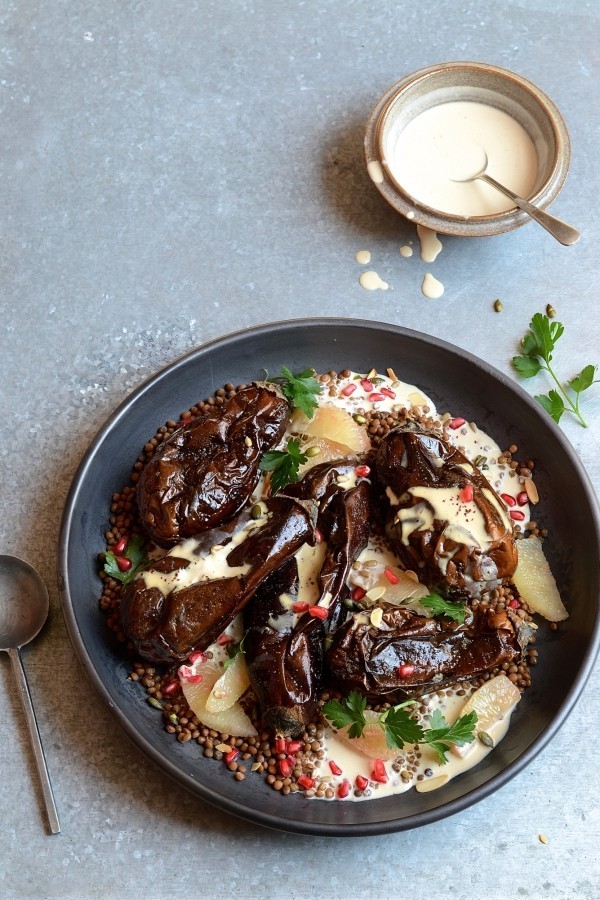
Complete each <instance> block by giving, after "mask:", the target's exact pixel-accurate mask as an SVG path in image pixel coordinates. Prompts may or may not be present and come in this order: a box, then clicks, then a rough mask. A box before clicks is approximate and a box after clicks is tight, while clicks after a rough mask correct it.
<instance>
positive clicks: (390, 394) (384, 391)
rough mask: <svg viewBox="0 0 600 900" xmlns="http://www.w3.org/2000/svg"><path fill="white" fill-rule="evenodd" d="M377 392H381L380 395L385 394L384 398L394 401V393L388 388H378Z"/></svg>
mask: <svg viewBox="0 0 600 900" xmlns="http://www.w3.org/2000/svg"><path fill="white" fill-rule="evenodd" d="M379 390H380V391H381V393H382V394H385V396H386V397H389V398H390V400H395V399H396V395H395V393H394V392H393V391H391V390H390V389H389V388H386V387H383V388H379Z"/></svg>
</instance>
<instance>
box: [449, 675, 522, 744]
mask: <svg viewBox="0 0 600 900" xmlns="http://www.w3.org/2000/svg"><path fill="white" fill-rule="evenodd" d="M520 699H521V692H520V691H519V688H518V687H517V686H516V685H515V684H513V683H512V681H511V680H510V678H507V677H506V675H496V676H495V677H494V678H490V680H489V681H486V682H485V683H484V684H483V685H482V686H481V687H480V688H478V689H477V690H476V691H475V693H474V694H471V696H470V697H469V699H468V700H467V702H466V703H465V705H464V706H463V707H462V709H461V710H460V713H459V715H460V716H467V715H468V714H469V713H471V712H476V713H477V723H476V725H475V734H476V735H477V733H478V732H480V731H484V732H489V731H490V729H492V728H493V727H494V725H497V724H498V723H499V722H502V720H503V719H505V718H506V716H508V715H510V713H511V712H512V711H513V709H514V708H515V706H516V705H517V703H518V702H519V700H520ZM475 746H476V743H475V741H472V742H471V743H470V744H463V746H462V747H459V746H457V745H456V744H455V745H454V746H453V747H452V751H453V752H454V753H456V755H457V756H461V757H464V756H467V754H468V753H469V752H470V751H471V750H472V749H473V747H475Z"/></svg>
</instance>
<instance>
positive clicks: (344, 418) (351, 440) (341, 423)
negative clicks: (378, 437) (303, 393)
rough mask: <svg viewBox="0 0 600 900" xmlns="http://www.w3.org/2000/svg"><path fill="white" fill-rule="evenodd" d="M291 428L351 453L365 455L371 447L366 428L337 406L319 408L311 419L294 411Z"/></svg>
mask: <svg viewBox="0 0 600 900" xmlns="http://www.w3.org/2000/svg"><path fill="white" fill-rule="evenodd" d="M292 428H293V430H294V431H297V432H300V434H306V435H308V436H310V437H313V438H325V439H326V440H328V441H333V442H334V443H336V444H343V446H344V447H347V448H348V450H350V451H351V452H352V453H366V452H367V450H369V448H370V447H371V441H370V439H369V435H368V434H367V430H366V428H364V427H363V426H362V425H359V424H358V422H355V421H354V419H353V418H352V416H351V415H350V413H348V412H346V410H345V409H340V407H339V406H319V408H318V409H316V410H315V413H314V415H313V417H312V419H309V418H307V417H306V416H305V415H304V413H298V411H296V412H295V413H294V415H293V417H292Z"/></svg>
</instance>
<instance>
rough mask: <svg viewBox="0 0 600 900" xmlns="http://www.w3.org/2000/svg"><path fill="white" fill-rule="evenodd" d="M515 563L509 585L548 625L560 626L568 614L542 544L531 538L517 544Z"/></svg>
mask: <svg viewBox="0 0 600 900" xmlns="http://www.w3.org/2000/svg"><path fill="white" fill-rule="evenodd" d="M517 549H518V551H519V562H518V564H517V568H516V569H515V574H514V575H513V577H512V583H513V584H514V586H515V587H516V589H517V590H518V592H519V594H520V595H521V597H522V598H523V600H525V602H526V603H527V605H528V606H529V607H530V608H531V609H532V610H533V611H534V612H536V613H539V614H540V615H541V616H544V618H545V619H548V620H549V621H550V622H562V621H563V619H567V618H568V616H569V613H568V612H567V610H566V609H565V607H564V605H563V602H562V600H561V599H560V594H559V593H558V588H557V586H556V581H555V580H554V576H553V575H552V572H551V571H550V566H549V565H548V560H547V559H546V557H545V555H544V549H543V547H542V542H541V541H540V540H539V539H538V538H536V537H534V536H533V535H532V536H531V537H528V538H525V539H523V540H520V541H518V542H517Z"/></svg>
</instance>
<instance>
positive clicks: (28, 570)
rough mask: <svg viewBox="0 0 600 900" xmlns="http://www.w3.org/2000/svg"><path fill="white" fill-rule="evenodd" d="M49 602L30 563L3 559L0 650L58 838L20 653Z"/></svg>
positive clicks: (0, 561)
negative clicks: (12, 681) (6, 660)
mask: <svg viewBox="0 0 600 900" xmlns="http://www.w3.org/2000/svg"><path fill="white" fill-rule="evenodd" d="M49 607H50V601H49V598H48V589H47V587H46V585H45V584H44V581H43V579H42V577H41V575H40V574H39V572H37V571H36V569H34V568H33V566H30V565H29V563H27V562H25V560H23V559H19V558H18V557H17V556H6V555H0V650H3V651H4V652H6V653H8V656H9V658H10V661H11V665H12V669H13V674H14V677H15V680H16V682H17V687H18V690H19V697H20V699H21V703H22V706H23V712H24V713H25V720H26V722H27V727H28V729H29V737H30V739H31V745H32V748H33V754H34V757H35V762H36V766H37V770H38V773H39V776H40V780H41V783H42V793H43V795H44V802H45V804H46V813H47V815H48V822H49V824H50V830H51V832H52V834H58V832H59V831H60V823H59V821H58V813H57V811H56V804H55V802H54V795H53V793H52V785H51V784H50V776H49V775H48V768H47V766H46V759H45V757H44V750H43V748H42V742H41V739H40V732H39V729H38V725H37V721H36V718H35V712H34V710H33V703H32V701H31V694H30V691H29V685H28V684H27V676H26V675H25V670H24V668H23V663H22V661H21V654H20V653H19V650H20V648H21V647H23V646H24V645H25V644H28V643H29V642H30V641H32V640H33V639H34V638H35V637H37V635H38V634H39V633H40V631H41V630H42V627H43V625H44V622H45V621H46V619H47V618H48V611H49Z"/></svg>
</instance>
